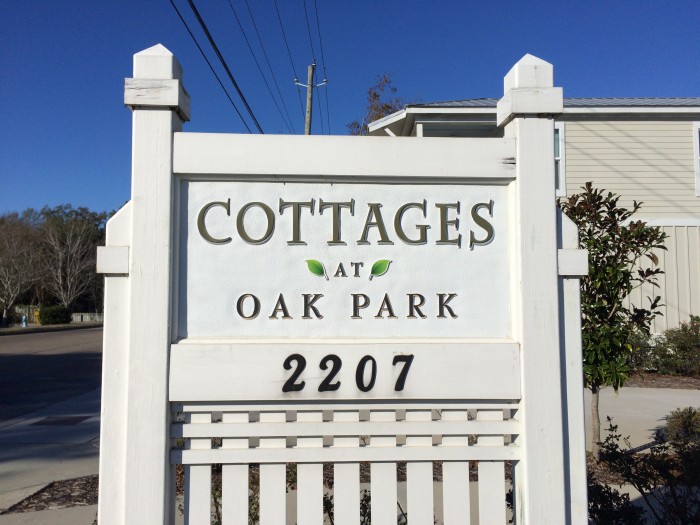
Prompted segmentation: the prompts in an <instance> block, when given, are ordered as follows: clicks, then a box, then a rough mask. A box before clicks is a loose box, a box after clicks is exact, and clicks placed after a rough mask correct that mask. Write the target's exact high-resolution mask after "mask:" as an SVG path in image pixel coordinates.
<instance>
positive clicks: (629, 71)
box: [0, 0, 700, 213]
mask: <svg viewBox="0 0 700 525" xmlns="http://www.w3.org/2000/svg"><path fill="white" fill-rule="evenodd" d="M174 1H175V3H176V5H177V6H178V8H179V9H180V11H181V12H182V13H183V15H184V16H185V18H186V20H187V21H188V23H189V24H190V27H191V28H192V30H193V32H194V33H195V35H196V36H197V38H198V40H199V42H200V45H202V47H203V49H204V50H205V52H206V53H207V55H208V56H209V57H210V60H211V61H212V63H213V64H214V65H215V67H216V68H217V70H218V71H219V72H220V75H221V77H222V79H223V81H224V83H225V85H226V86H227V88H228V89H229V92H230V93H231V94H232V97H233V99H234V101H235V102H236V103H237V105H238V106H239V107H241V108H242V104H240V102H239V100H238V99H237V97H236V96H235V92H234V90H233V89H232V88H231V87H230V84H229V83H228V80H226V78H225V76H224V74H223V72H222V69H221V67H220V66H219V64H218V62H217V61H216V57H215V56H214V54H213V52H212V51H211V48H210V47H209V44H208V43H207V41H206V40H205V37H204V35H203V33H202V31H201V29H200V28H199V26H198V25H197V22H196V20H195V18H194V16H193V14H192V12H191V10H190V8H189V6H188V4H187V1H186V0H174ZM231 2H232V4H233V6H234V8H235V10H236V13H237V14H238V16H239V17H240V19H241V22H242V24H243V26H244V29H245V30H246V34H247V36H248V39H249V40H250V42H251V45H252V46H253V49H254V51H255V52H256V53H257V58H258V61H259V62H260V64H261V66H262V68H263V71H267V64H266V63H265V59H264V56H263V54H262V52H261V49H260V45H259V43H258V40H257V37H256V35H255V33H254V29H253V25H252V22H251V18H250V15H249V14H248V11H247V8H246V4H245V2H244V0H231ZM195 3H196V5H197V7H198V8H199V10H200V12H201V14H202V16H203V18H204V20H205V22H206V23H207V25H208V27H209V29H210V31H211V33H212V34H213V36H214V38H215V40H216V42H217V44H218V45H219V47H220V48H221V51H222V53H223V55H224V57H225V58H226V60H227V62H228V64H229V66H230V68H231V70H232V71H233V73H234V75H235V77H236V80H237V81H238V83H239V84H240V86H241V89H242V90H243V93H244V94H245V96H246V98H247V99H248V101H249V103H250V105H251V107H252V109H253V111H254V113H255V115H256V117H257V118H258V120H259V121H260V123H261V125H262V127H263V129H264V130H265V132H266V133H287V132H288V131H287V128H286V126H285V124H284V119H283V117H282V116H280V113H279V112H278V110H277V108H276V107H275V104H274V103H273V101H272V98H271V97H270V95H269V93H268V91H267V88H266V87H265V84H264V82H263V80H262V78H261V76H260V73H259V72H258V69H257V66H256V65H255V62H254V61H253V59H252V57H251V53H250V51H249V50H248V47H247V45H246V43H245V40H244V39H243V37H242V35H241V31H240V29H239V28H238V25H237V23H236V20H235V18H234V16H233V14H232V11H231V8H230V6H229V3H228V0H195ZM248 3H249V5H250V8H251V10H252V13H253V15H254V19H255V23H256V24H257V27H258V29H259V31H260V34H261V36H262V39H263V42H264V44H265V50H266V52H267V54H268V56H269V59H270V63H271V65H272V69H273V71H274V72H275V75H276V80H277V83H278V85H279V88H280V91H281V93H282V95H283V97H284V100H285V104H286V106H287V111H288V112H289V114H290V116H291V119H292V120H293V124H294V127H295V129H296V132H297V133H300V132H302V131H303V119H302V112H301V108H300V107H299V100H298V95H297V90H296V88H295V87H294V85H293V76H294V73H293V72H292V65H291V64H290V59H289V57H288V54H287V49H286V48H285V46H284V41H283V38H282V33H281V30H280V25H279V21H278V19H277V15H276V12H275V8H274V2H273V0H248ZM277 3H278V5H279V8H280V12H281V16H282V21H283V24H284V28H285V31H286V34H287V39H288V42H289V46H290V51H291V54H292V58H293V64H294V66H293V67H294V69H295V70H296V73H297V74H298V75H299V76H300V77H302V78H305V76H306V67H307V66H308V64H309V63H310V60H311V58H312V52H311V49H310V44H309V36H308V31H307V25H306V19H305V16H304V1H303V0H277ZM315 4H316V5H317V7H318V17H319V25H320V29H321V36H322V45H323V58H324V59H325V65H326V74H327V77H328V79H329V83H328V86H327V88H321V89H324V90H327V91H326V93H324V94H323V95H322V96H320V97H317V99H320V100H321V109H322V111H323V121H324V128H323V130H322V129H321V126H320V122H321V114H320V113H319V112H318V111H316V112H315V114H314V118H315V125H314V130H313V131H314V133H322V132H326V133H328V132H330V133H332V134H345V133H346V129H345V125H346V124H347V123H348V122H350V121H352V120H353V119H356V118H361V117H362V115H363V111H364V105H365V95H366V91H367V88H368V87H369V86H370V85H372V84H373V83H374V81H375V80H376V77H377V75H379V74H382V73H385V72H386V73H389V74H390V75H391V77H392V79H393V81H394V84H395V85H396V87H397V88H398V89H399V95H401V96H402V97H403V98H404V99H405V100H406V101H408V102H430V101H439V100H454V99H461V98H474V97H498V96H500V95H501V94H502V89H503V88H502V79H503V75H504V74H505V73H506V72H507V71H508V70H509V69H510V67H511V66H512V65H513V64H514V63H515V62H516V61H517V60H518V59H519V58H520V57H522V56H523V55H524V54H525V53H531V54H534V55H536V56H538V57H540V58H543V59H545V60H547V61H549V62H551V63H552V64H554V67H555V83H556V85H558V86H562V87H563V88H564V95H565V96H568V97H588V96H590V97H614V96H619V97H684V96H700V32H699V31H698V27H700V2H697V1H679V2H673V1H668V2H661V1H658V2H651V1H641V0H639V1H615V2H609V1H590V2H573V1H571V2H569V1H559V2H551V1H550V2H523V1H503V2H494V1H486V2H475V1H466V0H463V1H455V2H450V1H440V2H437V1H436V2H428V1H425V0H424V1H414V0H402V1H372V2H370V1H349V0H344V1H341V0H316V2H315ZM306 6H307V9H308V12H309V16H310V17H311V30H312V41H313V45H314V48H315V54H316V59H317V62H318V63H319V65H320V64H321V52H320V45H319V40H318V35H317V31H316V19H315V13H316V11H315V10H314V0H306ZM156 43H162V44H163V45H165V46H166V47H167V48H168V49H170V50H171V51H172V52H173V53H174V54H175V55H176V56H177V57H178V59H179V60H180V63H181V64H182V66H183V69H184V72H185V78H184V82H185V86H186V88H187V90H188V91H189V93H190V95H191V97H192V120H191V122H189V123H188V124H187V125H186V126H185V130H186V131H206V132H226V133H245V132H246V130H245V127H244V126H243V124H242V123H241V121H240V119H239V118H238V116H237V115H236V113H235V111H234V110H233V108H232V107H231V105H230V103H229V102H228V100H227V99H226V97H225V95H224V94H223V91H222V90H221V88H220V87H219V85H218V84H217V82H216V79H215V78H214V76H213V75H212V74H211V72H210V71H209V69H208V67H207V66H206V64H205V63H204V61H203V59H202V58H201V56H200V54H199V52H198V51H197V49H196V48H195V46H194V44H193V42H192V40H191V39H190V36H189V35H188V34H187V32H186V30H185V28H184V26H183V25H182V23H181V21H180V20H179V19H178V17H177V15H176V14H175V11H174V9H173V8H172V6H171V4H170V1H169V0H122V1H113V0H111V1H110V0H102V1H87V0H70V1H67V2H56V1H54V0H51V1H46V0H43V1H40V0H24V1H20V0H5V1H3V2H1V3H0V64H1V66H2V73H1V74H0V95H1V96H2V100H3V107H2V120H3V126H2V127H1V128H0V213H5V212H8V211H13V210H23V209H25V208H27V207H37V208H40V207H42V206H44V205H49V206H55V205H58V204H62V203H71V204H73V205H74V206H87V207H89V208H91V209H94V210H99V211H101V210H111V209H115V208H118V207H120V206H121V205H122V204H123V203H124V202H125V201H126V200H128V199H129V192H130V162H131V151H130V149H131V116H130V112H129V110H128V109H126V108H125V107H124V105H123V89H124V87H123V84H124V78H125V77H129V76H131V68H132V55H133V54H134V53H136V52H138V51H140V50H142V49H145V48H148V47H150V46H152V45H154V44H156ZM321 73H322V69H321ZM267 78H268V82H269V83H270V86H271V88H272V90H273V92H275V93H276V88H275V85H274V83H273V80H272V78H271V77H270V76H269V75H268V77H267ZM325 94H327V95H328V112H326V99H325ZM283 113H284V111H283Z"/></svg>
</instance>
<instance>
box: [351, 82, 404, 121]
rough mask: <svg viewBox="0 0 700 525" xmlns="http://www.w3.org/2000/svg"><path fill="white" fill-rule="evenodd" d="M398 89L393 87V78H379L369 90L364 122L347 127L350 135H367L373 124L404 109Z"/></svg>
mask: <svg viewBox="0 0 700 525" xmlns="http://www.w3.org/2000/svg"><path fill="white" fill-rule="evenodd" d="M396 92H397V89H396V87H395V86H394V85H392V82H391V77H390V76H389V75H388V74H386V73H384V74H383V75H380V76H379V77H377V83H376V84H375V85H373V86H371V87H370V88H369V89H368V90H367V106H366V107H365V116H364V117H363V118H362V120H361V121H360V120H354V121H352V122H351V123H350V124H348V125H347V126H346V127H347V128H348V132H349V133H350V135H367V134H368V133H369V128H368V127H367V126H368V125H369V124H370V123H371V122H374V121H375V120H379V119H380V118H382V117H386V116H387V115H391V114H392V113H396V112H397V111H399V110H401V109H403V107H404V105H405V103H404V101H403V99H402V98H400V97H397V96H396Z"/></svg>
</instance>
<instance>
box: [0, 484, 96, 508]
mask: <svg viewBox="0 0 700 525" xmlns="http://www.w3.org/2000/svg"><path fill="white" fill-rule="evenodd" d="M98 483H99V481H98V477H97V474H94V475H92V476H84V477H82V478H75V479H66V480H63V481H53V482H51V483H49V484H48V485H46V486H45V487H44V488H43V489H41V490H39V491H38V492H35V493H34V494H32V495H31V496H29V497H28V498H25V499H23V500H22V501H20V502H19V503H16V504H15V505H13V506H12V507H10V508H9V509H7V510H6V511H5V512H3V513H2V514H15V513H19V512H33V511H37V510H53V509H65V508H68V507H85V506H88V505H97V487H98Z"/></svg>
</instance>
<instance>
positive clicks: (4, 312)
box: [0, 308, 9, 328]
mask: <svg viewBox="0 0 700 525" xmlns="http://www.w3.org/2000/svg"><path fill="white" fill-rule="evenodd" d="M6 316H7V308H3V309H2V317H0V328H5V317H6ZM7 324H9V323H7Z"/></svg>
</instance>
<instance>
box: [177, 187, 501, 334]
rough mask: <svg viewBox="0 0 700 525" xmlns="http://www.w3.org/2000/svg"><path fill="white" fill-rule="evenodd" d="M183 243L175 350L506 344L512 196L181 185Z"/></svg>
mask: <svg viewBox="0 0 700 525" xmlns="http://www.w3.org/2000/svg"><path fill="white" fill-rule="evenodd" d="M179 232H180V234H179V235H180V268H179V305H180V306H179V338H180V339H199V338H242V337H243V338H248V337H255V338H260V337H265V338H276V337H285V338H288V337H295V338H329V337H334V338H353V339H358V338H372V339H377V338H430V339H436V338H438V339H444V338H464V337H469V338H490V339H491V338H499V339H504V338H508V337H509V335H510V334H509V326H510V295H509V294H510V278H509V261H508V247H509V239H508V237H509V233H508V206H507V191H506V187H505V186H499V185H496V184H493V185H488V184H478V185H475V184H454V183H449V184H412V185H397V184H391V183H389V182H384V183H371V184H370V183H342V184H337V183H333V182H332V181H331V182H329V181H328V179H325V180H324V182H318V183H307V182H253V181H202V180H183V181H182V182H181V187H180V210H179ZM467 334H468V335H467Z"/></svg>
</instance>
